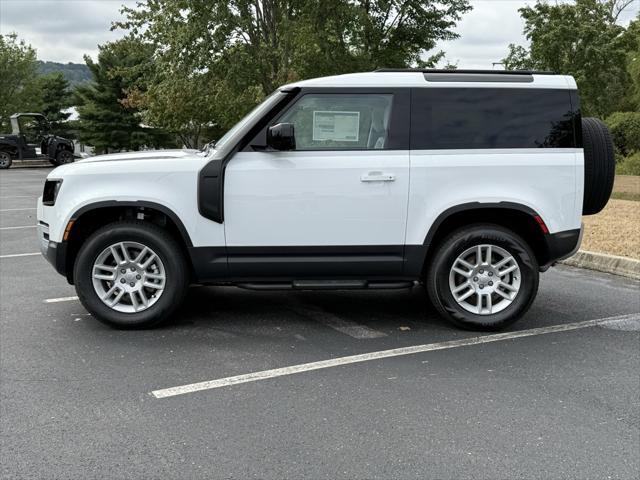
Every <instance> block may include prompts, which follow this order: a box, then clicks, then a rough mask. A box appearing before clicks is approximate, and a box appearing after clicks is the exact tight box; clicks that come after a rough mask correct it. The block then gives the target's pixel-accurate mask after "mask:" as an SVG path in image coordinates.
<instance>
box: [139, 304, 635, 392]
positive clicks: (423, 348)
mask: <svg viewBox="0 0 640 480" xmlns="http://www.w3.org/2000/svg"><path fill="white" fill-rule="evenodd" d="M616 322H627V323H628V322H640V313H632V314H627V315H618V316H615V317H607V318H599V319H595V320H586V321H584V322H574V323H567V324H564V325H553V326H550V327H540V328H531V329H528V330H520V331H518V332H506V333H497V334H492V335H484V336H480V337H472V338H466V339H462V340H451V341H448V342H439V343H428V344H423V345H414V346H411V347H402V348H394V349H391V350H382V351H378V352H371V353H364V354H361V355H351V356H348V357H339V358H332V359H329V360H321V361H319V362H311V363H303V364H300V365H292V366H289V367H282V368H274V369H272V370H263V371H259V372H252V373H246V374H243V375H236V376H233V377H226V378H219V379H217V380H210V381H205V382H198V383H191V384H187V385H180V386H177V387H170V388H163V389H160V390H154V391H152V392H151V395H153V396H154V397H155V398H167V397H175V396H177V395H184V394H186V393H194V392H199V391H202V390H212V389H215V388H222V387H229V386H231V385H238V384H241V383H248V382H257V381H259V380H267V379H269V378H276V377H283V376H285V375H293V374H295V373H302V372H310V371H313V370H322V369H325V368H332V367H339V366H341V365H350V364H353V363H362V362H369V361H372V360H380V359H383V358H391V357H400V356H405V355H413V354H416V353H424V352H432V351H436V350H447V349H451V348H458V347H467V346H471V345H480V344H483V343H492V342H501V341H504V340H512V339H517V338H524V337H532V336H536V335H545V334H548V333H559V332H568V331H571V330H579V329H582V328H589V327H595V326H598V325H612V324H615V323H616Z"/></svg>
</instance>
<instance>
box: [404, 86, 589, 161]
mask: <svg viewBox="0 0 640 480" xmlns="http://www.w3.org/2000/svg"><path fill="white" fill-rule="evenodd" d="M576 115H577V112H575V113H574V112H573V111H572V109H571V100H570V91H569V90H547V89H533V88H528V89H516V88H420V89H413V90H412V93H411V148H412V149H416V150H420V149H422V150H430V149H433V150H439V149H463V148H466V149H472V148H564V147H574V146H575V142H574V133H573V119H574V117H575V116H576Z"/></svg>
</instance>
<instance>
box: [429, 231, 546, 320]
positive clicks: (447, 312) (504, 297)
mask: <svg viewBox="0 0 640 480" xmlns="http://www.w3.org/2000/svg"><path fill="white" fill-rule="evenodd" d="M436 248H437V250H436V252H435V253H434V256H433V257H432V258H433V261H432V262H431V265H430V268H429V269H428V272H427V275H426V277H425V283H426V287H427V291H428V293H429V297H430V298H431V301H432V302H433V304H434V305H435V307H436V309H437V310H438V311H439V313H440V314H441V315H442V316H443V317H444V318H446V319H447V320H449V321H451V322H452V323H454V324H455V325H457V326H459V327H462V328H466V329H470V330H498V329H500V328H503V327H505V326H507V325H510V324H511V323H513V322H515V321H516V320H517V319H518V318H520V317H521V316H522V315H523V314H524V313H525V312H526V311H527V310H528V309H529V307H530V306H531V303H532V302H533V300H534V298H535V296H536V293H537V290H538V280H539V273H538V263H537V261H536V258H535V256H534V254H533V252H532V251H531V248H530V247H529V246H528V245H527V243H526V242H525V241H524V240H522V238H520V237H519V236H518V235H516V234H515V233H513V232H511V231H509V230H507V229H505V228H503V227H500V226H498V225H489V224H486V225H474V226H471V227H466V228H463V229H460V230H458V231H456V232H454V233H453V234H451V235H450V236H449V237H448V238H446V239H445V240H444V241H443V242H442V243H441V244H440V245H439V246H438V247H436Z"/></svg>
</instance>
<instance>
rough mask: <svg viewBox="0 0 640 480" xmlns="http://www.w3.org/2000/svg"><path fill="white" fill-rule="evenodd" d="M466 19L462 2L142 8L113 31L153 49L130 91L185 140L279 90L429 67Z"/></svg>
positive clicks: (299, 1)
mask: <svg viewBox="0 0 640 480" xmlns="http://www.w3.org/2000/svg"><path fill="white" fill-rule="evenodd" d="M468 10H470V6H469V4H468V1H467V0H439V1H437V2H436V1H434V0H354V1H348V0H324V1H322V2H318V1H312V0H224V1H223V0H149V1H147V2H146V3H145V4H138V5H137V6H136V7H131V8H124V9H123V12H124V14H125V16H126V21H124V22H121V23H119V24H117V25H116V26H117V27H119V28H124V29H127V30H129V31H130V32H131V34H132V35H133V36H134V37H136V38H138V39H139V40H140V41H142V42H144V43H145V44H148V45H151V46H152V48H153V65H154V67H153V69H152V70H151V71H148V72H147V78H146V79H147V83H146V85H145V86H144V87H143V88H142V89H140V90H133V91H132V93H133V94H134V95H133V96H135V101H136V102H139V103H138V104H139V105H141V106H142V105H143V106H144V108H145V118H146V119H148V120H149V121H152V122H154V123H157V124H158V125H162V126H164V127H166V128H169V129H171V130H174V131H180V132H182V133H183V134H184V135H183V137H191V138H192V140H193V138H197V137H198V135H199V134H198V132H201V131H202V130H203V128H211V127H217V128H221V129H226V128H229V127H230V126H231V125H233V124H234V123H235V122H236V121H237V120H238V119H239V118H240V117H241V116H242V115H243V114H244V113H245V112H246V111H247V110H248V109H250V108H251V107H252V106H254V105H255V104H256V103H257V102H259V101H260V100H261V99H262V98H263V97H264V96H265V95H267V94H269V93H270V92H272V91H273V90H274V89H275V88H276V87H278V86H279V85H282V84H285V83H289V82H292V81H296V80H299V79H303V78H309V77H317V76H323V75H332V74H339V73H347V72H353V71H363V70H373V69H375V68H378V67H407V66H418V65H419V66H426V65H433V63H434V62H435V61H437V60H439V59H440V58H441V57H442V53H441V52H436V53H434V54H432V55H431V56H430V57H427V53H428V52H429V51H430V50H432V49H433V48H434V47H435V46H436V43H437V42H438V41H441V40H448V39H453V38H457V36H458V35H457V34H456V33H455V32H454V31H453V28H454V27H455V25H456V22H457V21H458V20H459V19H460V18H461V16H462V14H464V13H465V12H467V11H468ZM426 57H427V58H426ZM425 58H426V59H425ZM187 92H188V95H187Z"/></svg>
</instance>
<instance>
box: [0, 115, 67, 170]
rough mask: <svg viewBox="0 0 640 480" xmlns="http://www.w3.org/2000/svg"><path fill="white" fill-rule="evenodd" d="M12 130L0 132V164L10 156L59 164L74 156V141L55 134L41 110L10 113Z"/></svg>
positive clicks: (6, 165)
mask: <svg viewBox="0 0 640 480" xmlns="http://www.w3.org/2000/svg"><path fill="white" fill-rule="evenodd" d="M10 119H11V130H12V133H11V134H0V168H9V167H10V166H11V164H12V163H13V160H48V161H49V162H51V164H53V165H62V164H64V163H70V162H73V160H74V154H73V148H74V147H73V142H72V141H71V140H68V139H66V138H62V137H59V136H57V135H54V134H53V133H52V132H51V126H50V124H49V121H48V120H47V117H45V116H44V115H42V114H40V113H16V114H14V115H11V117H10Z"/></svg>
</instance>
